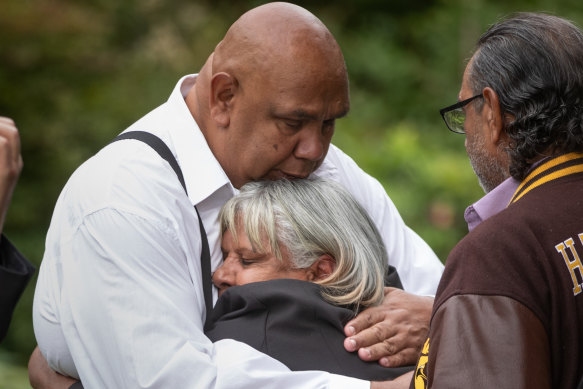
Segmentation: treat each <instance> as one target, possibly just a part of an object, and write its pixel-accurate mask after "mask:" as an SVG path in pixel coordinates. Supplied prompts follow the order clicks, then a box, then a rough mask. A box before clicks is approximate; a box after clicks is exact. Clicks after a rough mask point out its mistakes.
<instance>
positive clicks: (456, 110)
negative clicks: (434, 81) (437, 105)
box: [439, 93, 484, 134]
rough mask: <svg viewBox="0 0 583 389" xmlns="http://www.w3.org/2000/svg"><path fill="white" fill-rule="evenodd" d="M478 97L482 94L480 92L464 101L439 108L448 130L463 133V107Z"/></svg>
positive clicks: (464, 118) (464, 116) (464, 117)
mask: <svg viewBox="0 0 583 389" xmlns="http://www.w3.org/2000/svg"><path fill="white" fill-rule="evenodd" d="M478 97H484V96H482V94H481V93H480V94H479V95H475V96H473V97H470V98H469V99H465V100H464V101H460V102H459V103H455V104H454V105H450V106H449V107H446V108H443V109H440V110H439V113H440V114H441V117H442V118H443V121H444V122H445V125H446V126H447V128H449V130H450V131H452V132H455V133H456V134H465V130H464V123H465V121H466V113H465V112H464V110H463V107H464V106H466V105H467V104H469V103H471V102H472V101H474V100H475V99H477V98H478Z"/></svg>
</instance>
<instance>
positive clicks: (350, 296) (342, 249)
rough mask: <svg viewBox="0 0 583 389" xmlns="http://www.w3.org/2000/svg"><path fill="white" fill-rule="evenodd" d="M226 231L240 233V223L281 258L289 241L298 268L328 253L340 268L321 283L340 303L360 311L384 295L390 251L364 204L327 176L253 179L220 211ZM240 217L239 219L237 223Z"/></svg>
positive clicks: (261, 247)
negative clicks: (238, 229) (296, 178)
mask: <svg viewBox="0 0 583 389" xmlns="http://www.w3.org/2000/svg"><path fill="white" fill-rule="evenodd" d="M219 220H220V223H221V232H224V231H225V230H226V229H228V230H229V231H231V233H232V234H233V237H234V238H235V239H236V237H237V232H236V228H237V226H238V225H239V226H241V227H242V228H243V230H244V233H245V234H246V235H247V237H248V238H249V241H250V242H251V245H252V247H253V249H254V250H255V251H257V252H260V253H267V252H271V253H272V254H273V255H274V256H275V257H276V258H277V259H279V260H280V261H281V260H282V254H281V252H282V250H281V249H280V245H281V246H284V247H285V248H286V249H287V250H288V252H289V254H290V255H289V256H290V261H291V265H292V267H293V268H296V269H304V268H308V267H310V266H311V265H312V264H313V263H314V262H315V261H316V260H317V259H318V257H320V256H321V255H323V254H328V255H330V256H332V257H333V258H334V259H335V261H336V268H335V270H334V271H333V272H332V274H330V275H329V276H327V277H325V278H324V279H322V280H318V281H317V283H318V284H320V285H322V286H323V287H324V288H323V296H324V297H325V298H326V299H327V300H328V301H329V302H331V303H333V304H335V305H341V306H348V307H350V308H351V309H353V310H355V311H359V310H360V309H362V308H365V307H368V306H372V305H378V304H380V302H381V301H382V299H383V296H384V293H383V286H384V275H385V273H386V270H387V266H388V265H387V263H388V260H387V253H386V250H385V246H384V244H383V240H382V238H381V236H380V234H379V232H378V230H377V228H376V227H375V225H374V223H373V221H372V220H371V218H370V216H369V215H368V214H367V212H366V211H365V210H364V208H363V207H362V206H361V205H360V204H359V203H358V202H357V201H356V200H355V199H354V198H353V197H352V195H351V194H350V193H348V192H347V191H346V190H345V189H344V188H342V187H341V186H340V185H339V184H337V183H335V182H332V181H328V180H324V179H305V180H292V181H289V180H276V181H260V182H251V183H248V184H246V185H244V186H243V187H242V188H241V191H240V193H239V194H238V195H237V196H235V197H233V198H231V199H230V200H229V201H227V203H226V204H225V205H224V206H223V208H222V209H221V213H220V215H219ZM238 223H240V224H238Z"/></svg>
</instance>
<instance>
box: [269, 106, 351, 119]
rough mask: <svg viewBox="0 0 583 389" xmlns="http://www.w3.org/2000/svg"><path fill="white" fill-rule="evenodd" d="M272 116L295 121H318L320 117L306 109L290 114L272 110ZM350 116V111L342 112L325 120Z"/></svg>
mask: <svg viewBox="0 0 583 389" xmlns="http://www.w3.org/2000/svg"><path fill="white" fill-rule="evenodd" d="M270 111H271V115H272V116H274V117H284V118H290V119H291V118H293V119H300V120H318V116H317V115H315V114H313V113H310V112H308V111H306V110H304V109H294V110H293V111H289V112H278V110H277V109H276V108H275V107H272V108H271V110H270ZM347 114H348V110H345V111H342V112H341V113H340V114H338V115H336V116H334V117H331V118H328V119H325V120H335V119H340V118H342V117H344V116H346V115H347Z"/></svg>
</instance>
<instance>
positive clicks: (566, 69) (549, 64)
mask: <svg viewBox="0 0 583 389" xmlns="http://www.w3.org/2000/svg"><path fill="white" fill-rule="evenodd" d="M469 71H470V73H469V74H470V76H469V80H470V84H471V85H472V88H473V91H474V93H475V94H478V93H481V92H482V90H483V89H484V88H485V87H487V86H489V87H491V88H492V89H493V90H494V91H495V92H496V93H497V94H498V99H499V101H500V107H501V109H502V114H503V115H505V116H507V117H508V116H509V117H511V118H512V119H511V121H510V122H509V123H506V125H505V131H506V133H507V134H508V137H509V138H510V145H509V147H508V149H507V151H508V154H509V156H510V174H512V176H513V177H514V178H516V179H518V180H522V179H523V178H524V177H525V176H526V174H527V172H528V170H529V168H530V165H531V164H532V161H533V160H536V159H537V158H538V157H539V156H541V155H544V156H556V155H560V154H564V153H569V152H573V151H577V152H581V151H583V34H582V32H581V30H579V28H577V27H576V26H575V25H574V24H573V23H571V22H569V21H567V20H565V19H562V18H559V17H556V16H552V15H546V14H537V13H519V14H516V15H514V16H513V17H511V18H509V19H506V20H503V21H501V22H500V23H497V24H495V25H493V26H492V27H490V29H489V30H488V31H486V32H485V33H484V35H482V37H481V38H480V39H479V41H478V44H477V46H476V53H475V54H474V56H473V61H472V64H471V68H470V69H469ZM474 107H475V108H476V109H479V108H480V105H478V104H476V105H475V106H474Z"/></svg>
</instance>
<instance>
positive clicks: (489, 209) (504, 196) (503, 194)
mask: <svg viewBox="0 0 583 389" xmlns="http://www.w3.org/2000/svg"><path fill="white" fill-rule="evenodd" d="M519 185H520V181H518V180H516V179H514V178H512V177H510V178H507V179H506V180H505V181H503V182H502V183H501V184H500V185H498V186H497V187H496V188H494V189H493V190H491V191H490V192H489V193H487V194H486V195H485V196H484V197H482V198H481V199H480V200H478V201H477V202H475V203H474V204H472V205H470V206H469V207H467V208H466V211H465V212H464V219H466V223H468V230H469V231H472V230H473V229H474V228H476V226H477V225H478V224H480V223H481V222H483V221H484V220H486V219H488V218H489V217H491V216H494V215H496V214H497V213H498V212H500V211H502V210H503V209H504V208H506V207H507V206H508V203H510V200H512V196H513V195H514V192H516V189H518V186H519Z"/></svg>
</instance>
